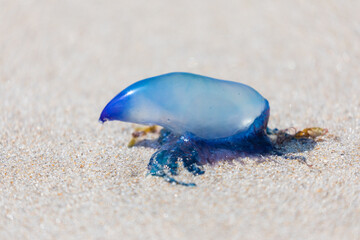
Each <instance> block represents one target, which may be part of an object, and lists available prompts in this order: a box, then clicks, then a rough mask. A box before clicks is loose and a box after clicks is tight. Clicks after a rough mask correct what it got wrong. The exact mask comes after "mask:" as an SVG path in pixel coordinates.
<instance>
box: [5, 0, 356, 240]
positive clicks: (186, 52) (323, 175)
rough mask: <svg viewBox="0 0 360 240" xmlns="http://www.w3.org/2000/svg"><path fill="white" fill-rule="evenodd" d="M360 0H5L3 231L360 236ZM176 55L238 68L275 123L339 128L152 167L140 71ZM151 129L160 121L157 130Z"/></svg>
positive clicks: (213, 67) (171, 63) (37, 235)
mask: <svg viewBox="0 0 360 240" xmlns="http://www.w3.org/2000/svg"><path fill="white" fill-rule="evenodd" d="M359 13H360V1H351V0H349V1H330V0H326V1H325V0H324V1H321V0H319V1H286V0H281V1H250V0H249V1H220V0H219V1H190V0H184V1H158V0H153V1H144V0H140V1H130V0H128V1H112V0H102V1H100V0H87V1H84V0H78V1H70V0H64V1H54V0H37V1H35V0H34V1H32V0H24V1H11V0H0V109H1V114H0V239H360V182H359V180H360V137H359V135H360V120H359V119H360V113H359V110H360V97H359V95H360V14H359ZM172 71H186V72H193V73H198V74H203V75H207V76H211V77H216V78H221V79H227V80H233V81H239V82H243V83H246V84H249V85H250V86H252V87H254V88H255V89H257V90H258V91H259V92H260V93H262V95H263V96H265V97H266V98H267V99H268V100H269V102H270V106H271V117H270V123H269V126H270V127H277V128H286V127H291V126H294V127H297V128H305V127H313V126H320V127H326V128H328V129H329V134H330V135H329V137H327V138H325V141H323V142H319V143H318V144H317V145H316V146H315V147H314V148H313V149H307V148H306V146H304V145H302V144H299V143H293V144H291V145H289V146H288V150H289V151H295V153H293V155H294V156H304V157H306V158H307V161H308V163H309V164H312V165H313V167H308V166H307V165H306V164H303V163H301V162H299V161H296V160H293V161H292V160H286V159H284V158H281V157H266V158H264V159H263V161H258V160H254V159H249V158H244V159H239V160H238V161H233V162H228V163H221V164H218V165H216V166H205V170H206V173H205V174H204V175H202V176H198V177H193V176H191V175H190V174H188V173H187V172H186V171H182V172H181V174H180V176H179V179H183V180H186V181H193V182H195V183H196V184H197V185H198V186H197V187H196V188H186V187H182V186H173V185H170V184H168V183H166V182H165V181H164V180H163V179H159V178H155V177H151V176H147V175H146V173H147V170H146V167H147V164H148V161H149V158H150V156H151V155H152V153H153V152H154V151H155V150H154V149H152V148H146V147H141V146H140V147H134V148H131V149H129V148H127V147H126V145H127V143H128V141H129V140H130V138H131V132H132V131H133V127H134V125H133V124H128V123H121V122H110V123H107V124H105V125H101V124H99V122H98V117H99V114H100V112H101V110H102V108H103V107H104V106H105V104H106V103H107V102H108V101H109V100H110V99H111V98H112V97H114V96H115V94H117V93H118V92H119V91H120V90H122V89H123V88H124V87H126V86H127V85H129V84H131V83H133V82H135V81H138V80H140V79H143V78H146V77H151V76H155V75H159V74H162V73H167V72H172ZM150 137H151V136H150Z"/></svg>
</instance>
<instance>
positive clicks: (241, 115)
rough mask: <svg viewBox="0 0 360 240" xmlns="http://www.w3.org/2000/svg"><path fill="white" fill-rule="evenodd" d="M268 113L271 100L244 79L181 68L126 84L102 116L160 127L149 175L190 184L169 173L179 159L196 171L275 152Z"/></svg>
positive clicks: (103, 119)
mask: <svg viewBox="0 0 360 240" xmlns="http://www.w3.org/2000/svg"><path fill="white" fill-rule="evenodd" d="M269 114H270V108H269V103H268V101H267V100H266V99H265V98H264V97H263V96H261V95H260V94H259V93H258V92H257V91H256V90H254V89H253V88H251V87H249V86H247V85H245V84H241V83H236V82H231V81H224V80H218V79H215V78H210V77H205V76H200V75H196V74H191V73H181V72H179V73H168V74H164V75H160V76H156V77H152V78H147V79H144V80H141V81H139V82H136V83H134V84H132V85H131V86H129V87H127V88H126V89H125V90H123V91H122V92H120V93H119V94H118V95H117V96H115V98H113V99H112V100H111V101H110V102H109V103H108V104H107V105H106V107H105V108H104V110H103V111H102V113H101V116H100V121H101V122H105V121H111V120H119V121H125V122H133V123H139V124H145V125H160V126H162V127H163V130H161V132H160V136H159V139H158V141H159V143H160V146H161V147H160V149H159V150H158V151H157V152H155V153H154V155H153V156H152V157H151V159H150V162H149V170H150V174H152V175H155V176H161V177H164V178H165V179H166V180H167V181H169V182H173V183H178V184H183V185H188V186H191V185H194V184H193V183H183V182H179V181H177V180H175V179H174V178H173V177H172V176H171V175H176V174H177V173H178V165H179V163H181V162H182V164H183V166H184V167H185V168H186V169H187V170H189V171H190V172H191V173H193V174H195V175H198V174H203V173H204V171H203V170H202V168H201V166H202V165H203V164H206V163H212V162H215V161H218V160H221V159H230V158H235V157H236V156H239V155H241V154H243V153H250V154H264V153H268V152H271V151H272V150H273V145H272V143H271V141H270V139H269V137H268V135H267V134H266V129H267V123H268V119H269Z"/></svg>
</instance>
